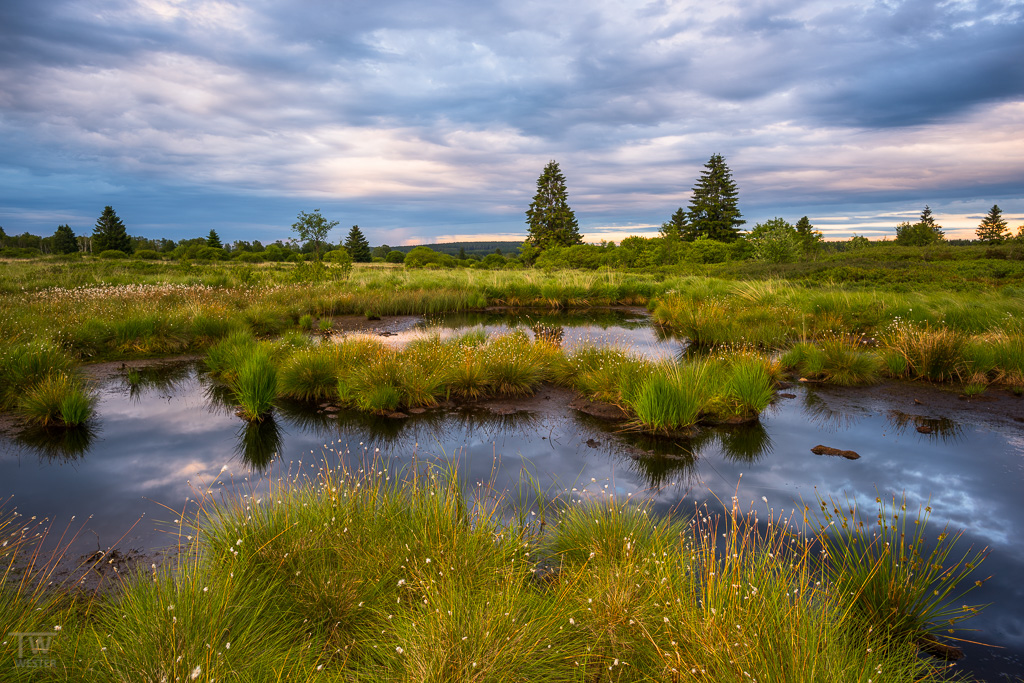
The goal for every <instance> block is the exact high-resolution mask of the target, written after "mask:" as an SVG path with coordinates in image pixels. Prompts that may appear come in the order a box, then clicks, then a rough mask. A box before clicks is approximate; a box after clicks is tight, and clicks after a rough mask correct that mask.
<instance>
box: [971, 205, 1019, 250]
mask: <svg viewBox="0 0 1024 683" xmlns="http://www.w3.org/2000/svg"><path fill="white" fill-rule="evenodd" d="M1007 227H1008V226H1007V224H1006V221H1005V220H1004V219H1003V210H1002V209H1000V208H999V205H998V204H993V205H992V208H991V209H989V211H988V215H987V216H985V218H984V219H982V221H981V224H980V225H978V229H977V230H975V231H974V232H975V233H976V234H977V235H978V239H979V240H980V241H982V242H985V243H986V244H998V243H999V242H1003V241H1005V240H1006V239H1008V238H1009V237H1010V231H1009V230H1008V229H1007Z"/></svg>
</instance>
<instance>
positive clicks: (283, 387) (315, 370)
mask: <svg viewBox="0 0 1024 683" xmlns="http://www.w3.org/2000/svg"><path fill="white" fill-rule="evenodd" d="M338 365H339V360H338V351H337V348H336V347H334V346H332V345H329V344H320V345H317V346H312V347H308V348H302V349H299V350H298V351H296V352H295V353H294V354H293V355H292V356H291V357H290V358H289V359H288V360H287V361H285V363H284V365H283V366H282V368H281V373H280V376H279V381H278V390H279V392H280V394H281V396H284V397H286V398H291V399H295V400H298V401H306V402H314V401H325V400H330V399H333V398H335V397H336V396H337V392H338V379H339V371H338Z"/></svg>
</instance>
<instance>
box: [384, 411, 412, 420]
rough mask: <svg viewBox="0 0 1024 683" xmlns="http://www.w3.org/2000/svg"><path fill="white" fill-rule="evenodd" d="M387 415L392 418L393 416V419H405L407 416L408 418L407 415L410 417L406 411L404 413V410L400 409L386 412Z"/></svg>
mask: <svg viewBox="0 0 1024 683" xmlns="http://www.w3.org/2000/svg"><path fill="white" fill-rule="evenodd" d="M386 417H390V418H391V419H393V420H404V419H405V418H407V417H409V416H408V415H406V414H405V413H403V412H400V411H395V412H393V413H387V414H386Z"/></svg>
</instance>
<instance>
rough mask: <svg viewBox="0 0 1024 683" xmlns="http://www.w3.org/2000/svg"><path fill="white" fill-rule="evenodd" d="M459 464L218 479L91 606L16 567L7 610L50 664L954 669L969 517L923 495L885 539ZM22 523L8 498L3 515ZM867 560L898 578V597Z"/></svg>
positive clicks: (510, 670)
mask: <svg viewBox="0 0 1024 683" xmlns="http://www.w3.org/2000/svg"><path fill="white" fill-rule="evenodd" d="M456 469H457V468H454V467H453V468H449V469H444V470H439V469H437V468H435V467H431V466H429V465H424V464H423V463H413V464H411V465H409V466H408V467H407V468H406V469H404V470H401V471H399V470H396V469H393V468H392V467H389V466H388V465H387V463H381V462H373V461H371V462H366V463H364V465H363V466H362V467H361V468H359V469H353V470H347V469H333V468H330V467H318V468H317V469H316V474H315V475H314V476H312V477H309V478H306V477H297V478H295V479H286V480H284V481H274V482H270V483H269V486H270V488H269V489H268V490H265V491H256V490H253V491H250V492H248V493H243V492H240V493H239V494H238V495H237V497H228V498H224V497H222V496H218V497H216V498H215V497H214V496H213V495H212V494H206V495H205V496H204V497H202V498H201V499H200V500H199V501H198V512H197V513H196V514H195V516H194V517H186V518H183V519H182V521H181V522H180V523H181V527H180V533H181V535H182V537H181V540H182V548H181V552H179V553H178V554H177V555H175V556H174V557H173V558H171V559H169V560H168V561H167V562H166V563H165V565H164V566H163V567H162V568H160V569H157V568H155V567H153V568H146V569H144V570H142V571H140V572H139V573H137V574H136V575H134V576H133V577H131V578H130V579H129V580H128V581H127V582H125V583H124V584H123V586H122V587H121V589H120V590H119V591H118V593H116V594H115V595H114V596H113V597H112V598H109V599H103V600H94V601H91V602H88V603H86V604H84V605H82V606H80V607H79V608H78V610H77V614H78V615H79V616H77V617H76V616H75V614H76V612H73V611H68V610H66V609H64V608H63V607H61V606H60V605H58V604H56V603H54V602H52V601H51V600H50V599H49V598H48V597H47V596H48V595H57V594H53V593H51V594H47V593H45V592H41V591H36V589H35V588H34V586H36V585H38V582H37V581H30V582H28V583H27V584H26V583H24V579H23V578H22V577H20V576H18V575H16V574H15V573H13V572H11V571H8V572H7V573H6V574H3V575H2V577H0V578H3V580H4V583H3V584H0V585H2V588H0V601H3V602H2V603H0V605H2V607H3V609H0V626H3V627H9V628H12V629H19V630H22V629H23V630H32V629H46V628H53V626H54V625H61V626H62V631H61V634H60V642H61V643H62V645H61V647H60V648H58V649H55V651H54V653H53V655H54V656H55V657H57V658H58V660H59V668H58V669H57V670H56V671H54V672H52V673H53V674H54V675H55V677H56V678H64V679H68V680H83V679H85V678H88V679H89V680H95V681H101V682H103V681H124V680H161V679H162V678H164V677H166V678H167V680H183V681H189V680H214V679H216V680H254V681H271V680H273V681H276V680H296V679H297V680H314V679H317V680H319V679H325V680H388V681H437V682H441V681H452V680H468V681H477V680H480V681H483V680H487V681H509V682H511V681H522V680H531V681H533V680H537V681H577V680H579V681H606V680H607V681H649V680H665V681H681V680H706V681H737V682H739V681H751V680H762V681H788V680H793V681H797V680H799V681H806V680H814V681H824V682H826V683H831V682H833V681H834V682H836V683H838V682H840V681H850V680H864V681H866V680H868V679H871V680H872V681H885V682H889V681H893V682H896V681H900V682H902V681H907V680H914V681H922V682H931V681H940V680H946V674H945V672H944V671H943V668H942V667H940V666H938V665H934V664H932V663H931V662H930V661H929V660H927V659H923V658H921V657H919V656H918V653H917V647H916V646H915V641H916V640H917V639H918V638H920V636H921V635H922V634H931V633H934V632H936V631H937V630H938V629H939V627H941V628H946V627H947V626H948V619H949V618H952V619H953V620H954V623H956V622H957V620H958V619H959V618H961V617H962V616H969V615H970V614H972V613H973V612H972V611H971V609H964V608H957V607H949V606H948V604H947V601H948V600H949V599H950V598H954V596H955V598H956V602H955V603H953V604H959V602H960V599H961V597H960V595H959V593H960V592H961V591H962V590H963V589H964V588H967V587H969V586H971V585H973V584H972V583H971V579H972V578H973V577H972V576H970V574H971V570H972V567H969V566H968V564H966V563H965V561H964V560H961V561H959V562H957V557H959V555H958V554H955V553H953V552H952V551H953V543H954V542H955V540H956V539H955V534H954V535H951V536H945V537H940V541H939V544H940V545H939V548H940V549H939V550H937V551H936V552H931V553H929V552H926V551H925V548H926V545H925V540H924V534H925V528H926V522H927V519H921V520H916V521H918V522H920V524H917V525H915V524H914V521H915V520H914V519H913V518H912V517H908V516H907V515H906V513H905V512H903V511H902V510H899V509H895V508H891V507H888V508H887V507H885V506H883V508H881V509H880V515H881V516H882V517H883V518H884V519H885V520H886V524H888V525H889V526H890V527H891V528H890V529H889V530H886V529H883V531H882V538H883V539H884V540H885V541H888V543H889V544H890V546H892V547H893V548H895V547H896V546H897V544H900V551H899V553H900V554H899V555H897V556H896V557H897V559H898V562H896V561H894V562H890V559H889V553H890V552H892V553H895V552H896V551H895V550H892V551H889V550H887V549H885V548H886V546H884V545H883V543H882V542H881V541H878V540H876V539H874V538H873V537H872V536H871V535H870V533H869V532H867V531H865V532H857V531H856V529H857V528H859V527H857V526H855V525H854V524H851V525H850V526H849V528H843V527H842V526H841V524H840V521H841V519H842V517H841V516H839V513H837V512H833V511H832V510H831V509H830V507H831V503H830V504H829V505H828V506H826V507H825V508H823V510H822V516H821V517H811V518H809V519H808V521H807V523H806V527H809V528H810V530H811V531H815V530H818V529H822V530H836V529H838V530H837V531H832V532H830V535H824V534H822V535H819V536H817V537H815V536H813V535H810V534H808V533H805V530H802V529H801V528H800V527H799V525H798V524H796V520H794V519H793V518H781V517H779V516H778V515H777V514H776V513H775V512H774V511H772V510H770V509H769V510H766V511H765V513H764V514H765V518H764V519H763V520H762V519H760V518H759V514H758V513H754V512H749V513H741V512H740V511H739V510H738V506H737V503H736V501H735V499H734V500H733V503H732V506H731V508H727V509H726V510H725V511H724V512H715V511H713V510H710V509H708V508H706V507H705V508H701V509H698V510H697V511H696V512H695V514H693V515H688V516H677V515H658V516H656V515H654V514H653V512H652V511H651V509H650V508H649V507H648V506H647V505H646V504H644V503H639V504H638V503H635V502H632V501H629V500H625V499H616V498H615V497H614V496H612V495H610V494H608V493H607V492H606V491H605V490H604V489H602V488H600V487H598V486H596V485H595V487H594V488H595V490H594V491H591V492H590V493H587V492H586V491H585V490H584V491H583V492H582V493H581V494H580V495H583V496H590V497H589V498H582V499H580V498H566V499H559V500H553V501H548V503H547V504H546V505H545V507H544V510H545V520H546V521H549V522H550V524H549V525H547V526H546V527H545V526H544V525H535V524H522V523H519V522H517V521H515V520H517V519H526V518H528V516H527V515H520V514H516V513H515V512H514V511H513V514H512V515H511V518H510V517H509V515H508V511H507V509H506V507H507V506H506V495H507V494H506V492H502V491H498V490H494V489H491V488H489V487H477V486H474V487H472V488H471V489H469V491H471V492H472V493H467V492H466V491H467V490H466V489H465V488H464V486H463V483H462V482H460V481H459V479H458V476H457V474H456ZM585 488H586V487H585ZM893 516H894V517H893ZM888 520H892V521H891V522H890V521H888ZM832 521H835V522H836V524H831V522H832ZM851 521H852V520H851ZM24 529H25V526H24V524H23V523H21V522H14V523H12V522H5V518H3V517H0V532H3V536H4V538H5V539H9V538H10V539H18V538H22V537H25V530H24ZM907 532H909V533H907ZM858 533H859V534H860V535H858ZM901 534H902V535H901ZM26 540H32V539H31V538H27V539H26ZM819 544H822V545H819ZM19 547H22V548H28V547H30V545H29V544H28V543H27V542H25V541H22V542H21V545H20V546H19ZM6 548H8V546H3V547H2V548H0V559H4V560H6V554H7V553H9V552H10V551H9V550H5V549H6ZM822 549H825V550H826V552H827V557H826V559H827V561H825V562H822V561H821V560H820V558H821V557H822V555H821V550H822ZM965 557H966V558H967V559H966V562H970V563H973V564H974V565H975V566H976V558H973V557H971V556H969V555H968V556H965ZM880 558H882V559H883V560H884V561H883V562H881V563H880V562H879V559H880ZM538 563H541V564H542V565H544V566H547V567H550V568H551V570H550V571H547V572H545V573H543V574H542V575H540V578H538V574H537V573H536V572H535V569H536V567H537V565H538ZM926 564H934V565H935V567H934V568H930V567H928V566H926ZM2 566H4V565H3V564H0V567H2ZM11 566H13V565H11ZM935 579H937V580H938V583H936V581H935ZM12 581H13V584H12ZM874 583H878V584H880V585H886V584H898V586H897V588H898V590H899V593H900V595H901V596H908V597H907V598H906V599H903V598H902V597H901V598H900V599H899V600H898V601H897V602H898V604H899V605H900V608H899V610H896V611H893V610H892V609H889V605H892V604H893V600H892V597H891V591H874V590H873V589H872V586H873V584H874ZM953 583H958V584H959V586H960V589H958V590H957V591H953V592H950V591H946V588H948V586H950V585H951V584H953ZM19 585H24V586H26V588H23V589H20V593H19V592H18V591H19V589H18V588H17V586H19ZM12 587H13V588H14V591H15V592H13V593H12V592H11V591H10V589H11V588H12ZM936 589H938V590H939V591H940V596H938V597H936V596H935V595H934V593H933V591H934V590H936ZM943 591H946V592H943ZM865 604H870V605H872V607H871V608H870V609H867V610H866V608H865V607H864V605H865ZM922 605H923V606H925V609H923V610H922V609H920V608H921V606H922ZM932 605H939V606H938V607H937V608H934V609H933V608H932V607H931V606H932ZM872 610H873V611H872ZM903 614H912V615H915V616H914V618H912V619H909V620H908V619H903V618H902V616H901V615H903ZM11 647H12V639H6V640H5V641H4V644H3V645H0V652H3V653H6V654H10V653H11V652H12V650H11ZM44 676H45V673H44ZM154 677H155V678H154ZM44 680H45V678H44Z"/></svg>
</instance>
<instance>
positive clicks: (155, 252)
mask: <svg viewBox="0 0 1024 683" xmlns="http://www.w3.org/2000/svg"><path fill="white" fill-rule="evenodd" d="M526 223H527V225H528V233H527V238H526V241H525V242H523V243H522V244H521V245H519V246H518V253H517V254H514V255H513V254H509V255H506V254H505V253H503V251H502V248H501V247H500V246H498V247H496V248H495V250H494V252H489V251H487V250H483V249H482V245H474V244H473V243H465V244H461V245H460V246H459V249H458V253H457V254H456V253H454V252H453V249H454V246H455V245H447V246H445V247H442V246H441V245H433V246H435V247H436V248H435V249H431V248H429V247H426V246H423V247H399V248H392V247H390V246H388V245H387V244H383V245H381V246H378V247H374V248H371V247H370V244H369V242H368V241H367V239H366V237H365V235H363V233H362V231H361V230H360V228H359V226H358V225H353V226H352V228H351V230H350V231H349V233H348V236H347V237H346V239H345V240H344V241H342V242H340V243H338V244H332V243H331V242H330V241H329V240H328V237H329V233H330V231H331V230H332V229H334V228H335V227H337V225H338V221H329V220H327V219H326V218H325V217H324V216H323V215H321V213H320V210H319V209H314V210H313V212H312V213H306V212H305V211H300V212H299V214H298V216H297V219H296V221H295V223H293V224H292V226H291V229H292V231H293V232H294V233H295V235H296V239H289V240H285V241H282V240H276V241H275V242H272V243H270V244H268V245H263V244H262V243H261V242H260V241H259V240H253V241H251V242H250V241H245V240H236V241H234V242H232V243H227V244H226V243H222V241H221V239H220V237H219V235H218V234H217V232H216V230H213V229H211V230H210V232H209V234H208V235H207V236H206V237H199V238H193V239H186V240H181V241H178V242H175V241H174V240H169V239H156V240H154V239H149V238H145V237H138V236H129V235H128V232H127V229H126V228H125V225H124V223H123V222H122V221H121V219H120V218H119V217H118V216H117V213H116V212H115V211H114V209H113V207H111V206H106V207H104V209H103V212H102V213H101V214H100V217H99V218H98V219H97V220H96V224H95V226H94V227H93V231H92V234H91V235H76V234H75V233H74V231H73V230H72V229H71V227H70V226H68V225H66V224H64V225H60V226H58V227H57V230H56V232H55V233H54V234H53V235H52V236H49V237H40V236H36V235H31V234H29V233H28V232H26V233H24V234H22V235H13V236H8V235H7V234H6V233H5V232H4V230H3V228H2V227H0V255H6V256H31V255H34V254H38V253H53V254H73V253H91V254H95V255H99V256H103V257H106V258H123V257H126V256H128V255H132V254H134V255H135V256H136V257H138V258H152V259H157V258H163V257H170V258H178V259H181V258H189V259H200V260H226V259H238V260H241V261H250V262H257V261H299V260H305V259H306V258H312V259H313V260H316V261H320V260H327V261H331V262H335V263H353V262H355V263H369V262H371V261H375V260H376V261H384V262H389V263H403V262H406V263H408V264H409V265H414V266H415V265H420V266H431V265H434V266H439V267H453V266H454V265H473V264H478V265H484V266H485V267H501V266H502V265H507V264H508V263H509V262H510V261H513V262H515V263H518V264H521V265H525V266H529V265H534V264H535V263H539V264H541V265H543V264H545V263H546V262H551V261H552V260H556V261H557V260H559V258H561V257H562V256H564V255H565V253H567V252H565V251H564V250H567V249H569V250H573V251H572V253H573V254H574V256H575V258H574V259H573V260H578V259H580V258H581V257H582V254H583V252H587V253H588V256H587V257H586V258H584V259H583V260H584V261H588V262H589V261H592V260H594V259H599V260H602V261H607V260H608V257H607V252H609V251H610V250H613V249H615V244H614V243H604V242H602V243H601V244H600V245H590V246H593V247H597V248H600V249H602V250H604V252H602V253H604V255H603V256H600V257H599V256H597V255H596V252H594V251H593V250H592V249H585V248H584V249H579V248H577V247H585V246H587V245H584V244H583V238H582V236H581V235H580V231H579V222H578V221H577V218H576V214H575V212H574V211H573V210H572V208H571V207H570V206H569V198H568V190H567V186H566V180H565V176H564V175H563V174H562V171H561V169H560V168H559V165H558V162H556V161H554V160H552V161H550V162H549V163H548V164H547V165H546V166H545V167H544V169H543V171H542V172H541V175H540V177H539V178H538V179H537V190H536V193H535V194H534V197H533V200H532V201H531V203H530V205H529V207H528V208H527V210H526ZM745 223H746V221H745V220H744V219H743V217H742V214H741V213H740V210H739V191H738V189H737V187H736V183H735V181H734V180H733V179H732V171H731V170H730V169H729V166H728V165H727V164H726V162H725V159H724V158H723V157H722V155H720V154H713V155H711V158H710V159H708V162H707V163H706V164H704V169H703V171H702V172H701V174H700V176H699V177H698V178H697V180H696V181H695V183H694V185H693V188H692V192H691V196H690V201H689V204H688V207H687V208H686V209H684V208H683V207H679V208H678V209H677V210H676V211H675V212H674V213H673V214H672V215H671V216H670V217H669V219H668V220H667V221H665V222H664V223H663V224H662V225H661V230H660V235H659V237H658V238H653V239H654V240H656V241H652V242H650V243H649V244H648V243H647V242H646V240H650V239H651V238H643V237H629V238H627V239H625V240H623V241H622V244H621V245H620V246H621V247H623V248H624V250H623V251H624V252H625V253H624V254H620V256H619V257H616V258H615V259H613V260H614V261H617V262H624V263H623V265H631V266H637V265H639V266H642V265H650V264H654V263H658V264H670V263H676V262H678V261H680V260H696V261H699V262H704V263H714V262H719V261H723V260H734V259H743V258H755V259H758V260H764V261H769V262H786V261H793V260H796V259H798V258H803V257H811V256H813V255H814V254H815V253H816V252H817V251H818V250H820V249H821V247H822V244H823V238H822V234H821V232H820V231H819V230H817V229H815V228H814V226H813V225H812V224H811V222H810V220H809V218H808V217H807V216H803V217H801V218H800V219H799V220H797V221H796V223H795V224H791V223H789V222H788V221H786V220H785V219H783V218H778V217H776V218H773V219H771V220H768V221H765V222H763V223H758V224H756V225H755V226H754V227H753V228H752V229H751V230H750V231H749V232H742V231H741V228H740V226H742V225H744V224H745ZM975 234H976V236H977V241H979V242H981V243H984V244H999V243H1001V242H1005V241H1007V240H1011V239H1014V240H1021V241H1024V226H1021V227H1020V228H1018V230H1017V233H1016V235H1013V233H1011V231H1010V228H1009V225H1008V224H1007V221H1006V220H1005V219H1004V218H1003V217H1002V210H1001V209H1000V208H999V206H998V205H993V206H992V208H991V209H990V210H989V212H988V214H987V215H986V216H985V218H984V219H983V220H982V221H981V223H980V224H979V226H978V228H977V230H976V231H975ZM881 241H883V242H884V241H887V238H883V240H881ZM944 242H947V240H946V237H945V233H944V231H943V229H942V226H940V225H938V223H937V222H936V220H935V217H934V216H933V215H932V210H931V208H930V207H929V206H927V205H926V206H925V207H924V210H923V211H922V212H921V216H920V218H919V220H918V221H916V222H914V223H910V222H902V223H900V224H899V225H897V226H896V234H895V239H894V240H893V243H894V244H896V245H899V246H929V245H934V244H940V243H944ZM494 244H500V243H494ZM869 244H870V242H869V240H868V239H867V238H866V237H863V236H859V235H854V236H853V237H852V238H851V239H850V240H849V241H848V242H847V243H845V245H844V248H849V249H857V248H863V247H864V246H868V245H869ZM640 245H643V248H642V249H640ZM467 246H468V247H470V249H469V251H467ZM574 248H577V249H574ZM506 250H507V246H506ZM551 250H556V251H557V255H556V254H548V255H547V256H545V252H549V251H551ZM638 250H639V251H643V252H644V253H645V254H646V256H645V257H643V258H638V257H630V256H629V255H628V254H629V253H630V252H637V251H638ZM446 252H447V253H446ZM408 256H412V257H413V258H412V260H411V261H409V260H407V258H408ZM484 262H486V264H485V263H484Z"/></svg>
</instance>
